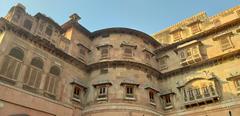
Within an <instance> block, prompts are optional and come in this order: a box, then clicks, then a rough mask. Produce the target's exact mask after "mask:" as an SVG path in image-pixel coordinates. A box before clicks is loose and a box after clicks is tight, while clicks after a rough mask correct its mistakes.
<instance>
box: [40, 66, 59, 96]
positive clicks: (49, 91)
mask: <svg viewBox="0 0 240 116" xmlns="http://www.w3.org/2000/svg"><path fill="white" fill-rule="evenodd" d="M59 80H60V68H59V67H58V66H52V67H51V68H50V71H49V73H48V74H47V77H46V80H45V85H44V92H45V95H46V96H47V97H51V98H55V94H56V88H57V85H58V81H59Z"/></svg>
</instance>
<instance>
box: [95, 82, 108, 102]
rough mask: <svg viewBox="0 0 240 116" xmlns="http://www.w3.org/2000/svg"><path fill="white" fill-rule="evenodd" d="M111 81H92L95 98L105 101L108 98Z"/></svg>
mask: <svg viewBox="0 0 240 116" xmlns="http://www.w3.org/2000/svg"><path fill="white" fill-rule="evenodd" d="M111 85H112V83H111V82H110V81H108V80H103V81H99V82H97V83H94V84H93V86H94V87H95V88H96V100H97V101H106V100H108V89H109V87H110V86H111Z"/></svg>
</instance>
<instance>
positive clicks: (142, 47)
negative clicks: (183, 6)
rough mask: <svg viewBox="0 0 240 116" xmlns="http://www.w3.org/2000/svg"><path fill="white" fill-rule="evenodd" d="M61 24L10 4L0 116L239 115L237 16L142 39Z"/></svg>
mask: <svg viewBox="0 0 240 116" xmlns="http://www.w3.org/2000/svg"><path fill="white" fill-rule="evenodd" d="M79 19H80V17H79V16H78V15H77V14H73V15H71V16H70V20H69V21H67V22H66V23H64V24H63V25H62V26H60V25H58V24H57V23H56V22H55V21H54V20H52V19H51V18H49V17H47V16H46V15H44V14H41V13H37V14H36V15H35V16H31V15H29V14H28V13H27V12H26V8H25V7H24V6H23V5H21V4H18V5H16V6H13V7H12V8H11V9H10V11H9V12H8V14H7V15H6V16H5V17H4V18H1V19H0V93H1V94H0V114H1V116H2V115H3V116H15V115H17V116H18V115H20V116H22V115H23V116H30V115H34V116H111V115H113V116H176V115H177V116H193V115H194V116H203V115H208V116H215V115H219V116H225V115H229V116H235V115H238V114H240V99H239V95H240V90H239V88H240V76H239V75H240V73H239V72H240V70H239V69H240V67H239V66H240V60H239V58H240V47H239V45H240V43H239V41H238V39H239V38H240V28H239V26H240V8H239V6H237V7H234V8H232V9H229V10H226V11H224V12H222V13H219V14H218V15H216V16H211V17H208V16H207V15H206V13H199V14H197V15H196V16H193V17H190V18H188V19H185V20H183V21H181V22H180V23H178V24H176V25H173V26H171V27H169V28H167V29H164V30H162V31H160V32H158V33H156V34H155V35H153V37H152V36H149V35H148V34H145V33H144V32H141V31H137V30H134V29H129V28H119V27H118V28H107V29H102V30H98V31H95V32H90V31H88V30H87V29H86V28H84V27H83V26H82V25H80V24H79V23H78V20H79Z"/></svg>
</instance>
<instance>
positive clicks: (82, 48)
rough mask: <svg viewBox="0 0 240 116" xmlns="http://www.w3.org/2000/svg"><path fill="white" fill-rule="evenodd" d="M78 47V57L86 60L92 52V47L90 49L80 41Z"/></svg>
mask: <svg viewBox="0 0 240 116" xmlns="http://www.w3.org/2000/svg"><path fill="white" fill-rule="evenodd" d="M77 45H78V48H79V54H78V55H79V56H78V58H79V59H80V60H82V61H84V62H85V61H86V58H87V56H88V53H89V52H90V49H88V48H87V47H86V46H84V45H83V44H81V43H79V44H77Z"/></svg>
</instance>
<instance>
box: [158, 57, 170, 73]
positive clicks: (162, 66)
mask: <svg viewBox="0 0 240 116" xmlns="http://www.w3.org/2000/svg"><path fill="white" fill-rule="evenodd" d="M166 60H167V58H166V57H162V58H160V59H158V62H159V66H160V70H163V69H166V68H167V67H168V66H167V61H166Z"/></svg>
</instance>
